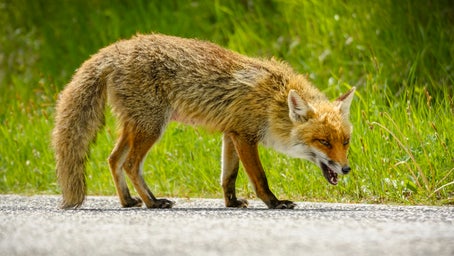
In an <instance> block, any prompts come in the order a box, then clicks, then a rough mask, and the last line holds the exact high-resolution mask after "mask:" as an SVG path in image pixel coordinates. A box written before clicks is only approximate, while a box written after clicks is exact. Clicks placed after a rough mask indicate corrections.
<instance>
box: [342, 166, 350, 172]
mask: <svg viewBox="0 0 454 256" xmlns="http://www.w3.org/2000/svg"><path fill="white" fill-rule="evenodd" d="M351 169H352V168H350V166H348V165H347V166H344V167H342V173H343V174H347V173H349V172H350V171H351Z"/></svg>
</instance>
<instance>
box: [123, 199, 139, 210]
mask: <svg viewBox="0 0 454 256" xmlns="http://www.w3.org/2000/svg"><path fill="white" fill-rule="evenodd" d="M141 206H142V200H141V199H140V198H138V197H131V198H129V199H128V200H126V203H125V204H123V207H125V208H129V207H141Z"/></svg>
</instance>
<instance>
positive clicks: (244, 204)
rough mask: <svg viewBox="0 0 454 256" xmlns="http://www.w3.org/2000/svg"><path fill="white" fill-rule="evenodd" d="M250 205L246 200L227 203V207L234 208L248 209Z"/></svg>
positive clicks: (234, 200)
mask: <svg viewBox="0 0 454 256" xmlns="http://www.w3.org/2000/svg"><path fill="white" fill-rule="evenodd" d="M248 205H249V203H248V201H247V200H246V199H233V200H230V201H229V202H228V203H226V206H227V207H234V208H247V207H248Z"/></svg>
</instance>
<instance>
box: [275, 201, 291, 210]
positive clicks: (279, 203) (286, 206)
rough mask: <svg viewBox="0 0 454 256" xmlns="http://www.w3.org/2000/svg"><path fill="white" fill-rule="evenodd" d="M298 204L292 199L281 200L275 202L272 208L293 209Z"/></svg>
mask: <svg viewBox="0 0 454 256" xmlns="http://www.w3.org/2000/svg"><path fill="white" fill-rule="evenodd" d="M295 206H296V204H295V203H294V202H292V201H288V200H279V201H277V202H275V203H274V204H273V205H272V206H271V207H270V208H273V209H293V208H295Z"/></svg>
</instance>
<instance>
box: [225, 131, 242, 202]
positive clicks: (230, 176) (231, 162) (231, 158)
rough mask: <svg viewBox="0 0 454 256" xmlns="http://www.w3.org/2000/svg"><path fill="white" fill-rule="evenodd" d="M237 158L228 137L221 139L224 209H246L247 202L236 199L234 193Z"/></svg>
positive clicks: (237, 166) (237, 165) (233, 146)
mask: <svg viewBox="0 0 454 256" xmlns="http://www.w3.org/2000/svg"><path fill="white" fill-rule="evenodd" d="M238 168H239V158H238V154H237V153H236V150H235V145H234V144H233V142H232V139H231V138H230V136H229V135H227V134H224V136H223V138H222V175H221V185H222V189H223V190H224V200H225V206H226V207H237V208H246V207H247V206H248V202H247V201H246V200H245V199H237V198H236V193H235V181H236V177H237V175H238Z"/></svg>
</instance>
